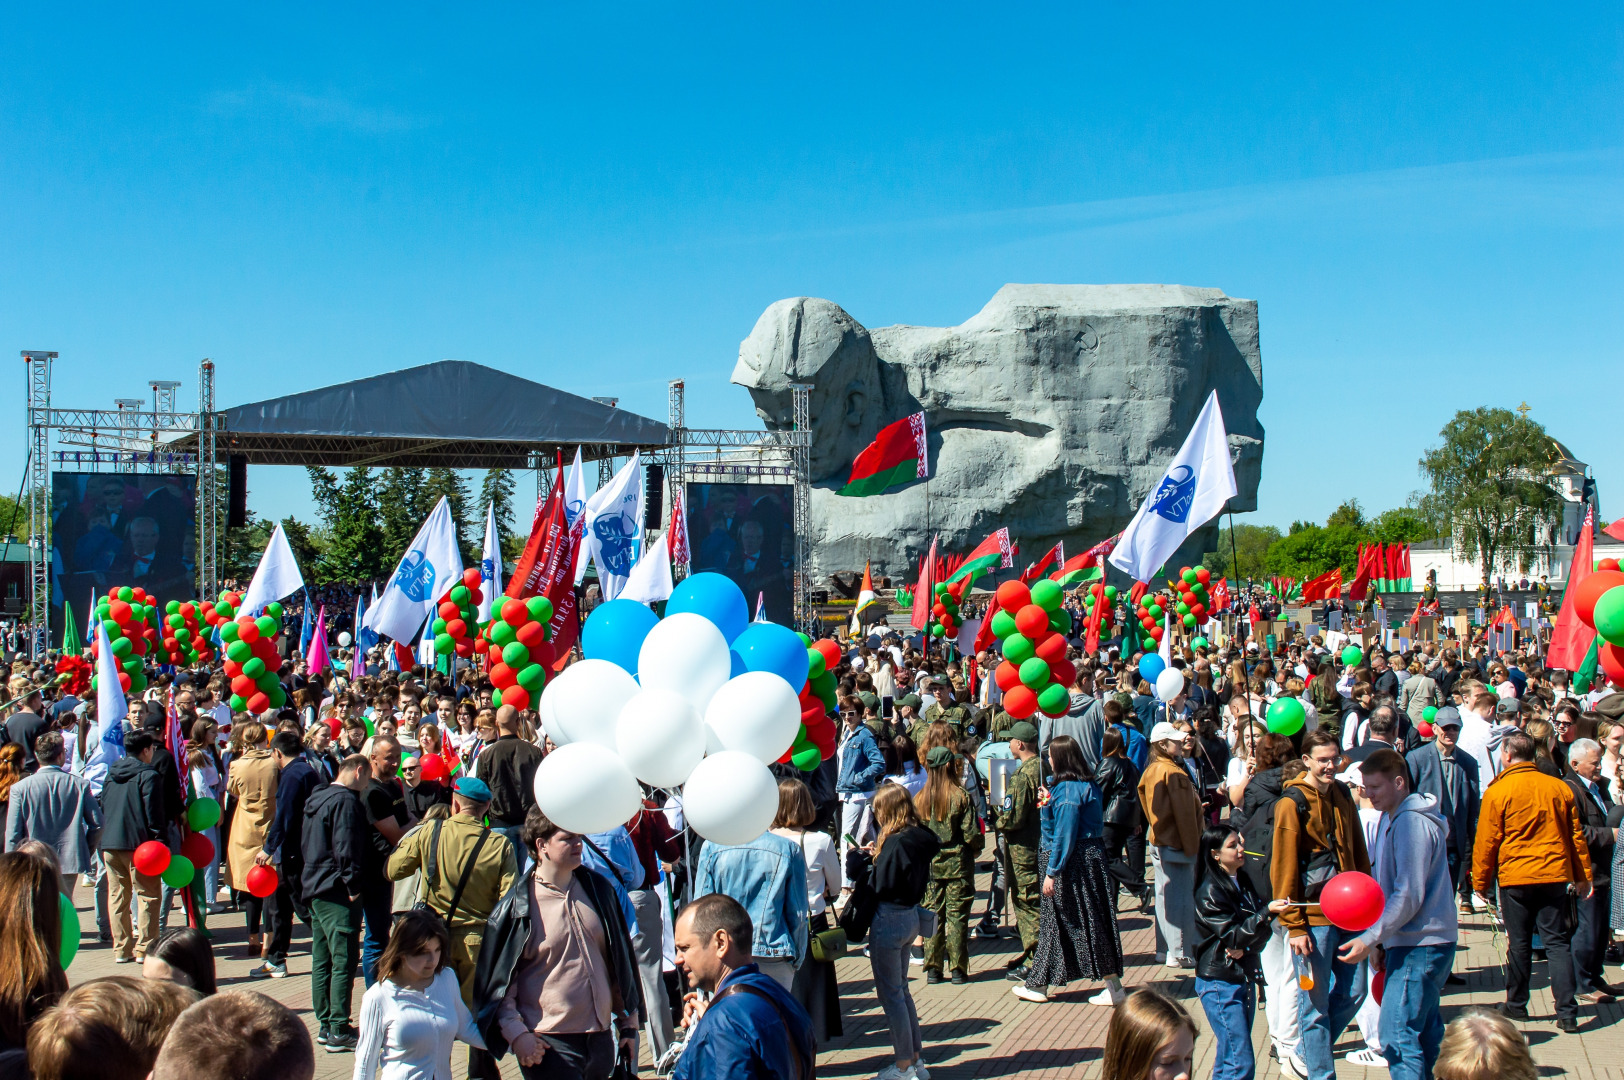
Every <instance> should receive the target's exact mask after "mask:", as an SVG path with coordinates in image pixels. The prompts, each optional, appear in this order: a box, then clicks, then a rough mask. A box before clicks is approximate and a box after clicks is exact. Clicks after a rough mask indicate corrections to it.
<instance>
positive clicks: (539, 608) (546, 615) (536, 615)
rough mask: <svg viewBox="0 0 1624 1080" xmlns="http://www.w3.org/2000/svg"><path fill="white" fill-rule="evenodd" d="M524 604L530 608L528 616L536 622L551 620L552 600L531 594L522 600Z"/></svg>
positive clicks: (548, 621)
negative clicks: (528, 597)
mask: <svg viewBox="0 0 1624 1080" xmlns="http://www.w3.org/2000/svg"><path fill="white" fill-rule="evenodd" d="M524 606H525V607H526V608H528V609H529V610H530V617H531V618H532V619H534V620H536V621H537V622H539V623H543V624H545V623H550V622H552V621H553V602H552V601H551V600H549V599H547V598H546V597H545V596H532V597H531V598H530V599H528V600H526V601H525V602H524Z"/></svg>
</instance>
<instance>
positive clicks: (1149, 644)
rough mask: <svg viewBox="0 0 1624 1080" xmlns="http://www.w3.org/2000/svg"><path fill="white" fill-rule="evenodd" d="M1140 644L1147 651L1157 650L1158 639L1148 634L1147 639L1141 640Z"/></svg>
mask: <svg viewBox="0 0 1624 1080" xmlns="http://www.w3.org/2000/svg"><path fill="white" fill-rule="evenodd" d="M1139 644H1140V645H1142V646H1144V649H1145V651H1146V652H1155V651H1156V639H1155V638H1153V637H1150V636H1149V635H1148V634H1147V635H1146V636H1145V639H1144V640H1143V641H1141V642H1140V643H1139Z"/></svg>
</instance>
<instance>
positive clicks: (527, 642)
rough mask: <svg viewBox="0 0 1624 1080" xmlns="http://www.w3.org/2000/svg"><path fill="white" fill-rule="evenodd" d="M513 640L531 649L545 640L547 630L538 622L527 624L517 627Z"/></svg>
mask: <svg viewBox="0 0 1624 1080" xmlns="http://www.w3.org/2000/svg"><path fill="white" fill-rule="evenodd" d="M447 629H449V627H448V628H447ZM514 640H516V641H518V643H519V644H520V645H523V646H524V647H525V648H527V649H533V648H535V647H536V646H537V645H540V644H541V643H542V642H544V641H546V640H547V628H546V627H545V626H543V625H541V624H540V623H539V622H527V623H525V624H524V625H523V626H521V627H519V631H518V633H516V634H515V635H514Z"/></svg>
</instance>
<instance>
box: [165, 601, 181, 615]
mask: <svg viewBox="0 0 1624 1080" xmlns="http://www.w3.org/2000/svg"><path fill="white" fill-rule="evenodd" d="M164 614H165V615H179V614H180V601H179V600H171V601H169V603H167V604H165V605H164Z"/></svg>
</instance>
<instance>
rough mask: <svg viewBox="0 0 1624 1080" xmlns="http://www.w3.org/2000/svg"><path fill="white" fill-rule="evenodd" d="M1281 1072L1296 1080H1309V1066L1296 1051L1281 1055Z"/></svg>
mask: <svg viewBox="0 0 1624 1080" xmlns="http://www.w3.org/2000/svg"><path fill="white" fill-rule="evenodd" d="M1280 1071H1281V1072H1282V1073H1283V1074H1285V1075H1286V1076H1291V1077H1295V1078H1296V1080H1308V1065H1307V1064H1305V1063H1304V1061H1303V1059H1302V1058H1300V1057H1298V1056H1297V1054H1296V1052H1295V1051H1293V1052H1292V1053H1289V1054H1282V1055H1280Z"/></svg>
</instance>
